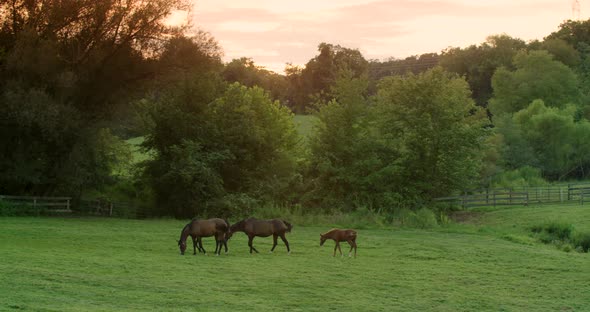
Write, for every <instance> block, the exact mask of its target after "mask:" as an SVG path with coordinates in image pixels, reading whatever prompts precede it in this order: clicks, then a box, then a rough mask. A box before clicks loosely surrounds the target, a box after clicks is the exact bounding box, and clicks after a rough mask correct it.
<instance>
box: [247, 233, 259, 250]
mask: <svg viewBox="0 0 590 312" xmlns="http://www.w3.org/2000/svg"><path fill="white" fill-rule="evenodd" d="M253 240H254V236H248V246H250V253H252V250H254V251H256V253H258V250H256V248H254V246H252V241H253Z"/></svg>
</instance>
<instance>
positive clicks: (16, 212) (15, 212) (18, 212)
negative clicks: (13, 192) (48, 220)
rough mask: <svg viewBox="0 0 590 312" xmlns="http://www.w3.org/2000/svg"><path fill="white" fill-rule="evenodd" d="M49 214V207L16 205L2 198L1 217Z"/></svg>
mask: <svg viewBox="0 0 590 312" xmlns="http://www.w3.org/2000/svg"><path fill="white" fill-rule="evenodd" d="M45 214H47V209H45V208H42V207H33V206H32V205H15V204H13V203H11V202H7V201H1V200H0V217H16V216H39V215H45Z"/></svg>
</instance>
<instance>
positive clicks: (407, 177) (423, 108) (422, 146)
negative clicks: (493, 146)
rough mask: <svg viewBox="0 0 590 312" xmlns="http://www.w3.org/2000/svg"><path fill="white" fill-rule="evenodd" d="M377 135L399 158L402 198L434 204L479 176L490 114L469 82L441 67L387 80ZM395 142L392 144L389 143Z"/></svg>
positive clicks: (380, 99) (379, 101)
mask: <svg viewBox="0 0 590 312" xmlns="http://www.w3.org/2000/svg"><path fill="white" fill-rule="evenodd" d="M376 112H377V113H376V115H377V129H378V131H379V133H380V137H381V138H382V140H385V142H386V143H389V142H394V143H393V144H391V143H389V144H388V145H390V146H389V148H390V149H391V153H397V154H399V160H398V162H397V168H396V170H394V171H393V172H391V174H393V175H396V176H397V180H398V181H400V182H399V184H397V185H391V186H392V187H395V188H394V189H395V190H397V191H398V192H399V193H400V194H401V196H402V198H408V199H413V200H418V199H431V198H434V197H437V196H444V195H447V194H451V193H452V192H453V191H456V190H461V189H463V188H465V187H466V186H469V185H472V183H474V182H475V179H477V177H478V176H479V168H480V162H481V157H482V156H481V155H480V147H481V144H482V142H483V139H484V137H485V136H486V132H487V131H488V130H486V129H485V128H484V125H485V121H486V118H485V114H484V111H483V110H482V109H481V108H478V107H477V106H475V103H474V101H473V100H472V99H471V96H470V91H469V86H468V84H467V83H466V81H465V80H464V79H462V78H459V77H458V76H456V75H453V74H449V73H447V72H445V71H444V70H443V69H442V68H440V67H438V68H435V69H432V70H429V71H427V72H425V73H423V74H419V75H409V76H408V77H405V78H402V77H392V78H386V79H384V80H383V82H382V83H381V84H380V86H379V91H378V95H377V106H376ZM388 141H389V142H388Z"/></svg>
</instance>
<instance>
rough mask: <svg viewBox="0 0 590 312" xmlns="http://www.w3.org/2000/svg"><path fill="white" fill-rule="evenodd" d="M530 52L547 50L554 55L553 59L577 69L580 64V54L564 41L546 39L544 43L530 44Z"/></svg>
mask: <svg viewBox="0 0 590 312" xmlns="http://www.w3.org/2000/svg"><path fill="white" fill-rule="evenodd" d="M529 50H545V51H547V52H549V53H550V54H551V55H553V58H554V59H555V60H557V61H560V62H562V63H563V64H565V65H567V66H569V67H570V68H572V69H575V68H577V67H578V66H579V64H580V61H581V59H580V53H579V52H578V50H576V48H574V47H573V46H572V45H570V44H569V43H567V42H566V41H565V40H562V39H557V38H555V39H546V40H544V41H543V42H539V41H535V42H531V43H530V44H529Z"/></svg>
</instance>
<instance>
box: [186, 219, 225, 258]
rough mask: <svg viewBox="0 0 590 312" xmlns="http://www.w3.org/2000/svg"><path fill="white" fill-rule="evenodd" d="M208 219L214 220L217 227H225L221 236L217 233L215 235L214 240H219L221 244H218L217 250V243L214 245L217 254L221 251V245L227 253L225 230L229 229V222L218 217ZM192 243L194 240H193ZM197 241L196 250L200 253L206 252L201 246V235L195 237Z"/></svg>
mask: <svg viewBox="0 0 590 312" xmlns="http://www.w3.org/2000/svg"><path fill="white" fill-rule="evenodd" d="M209 220H210V221H213V222H215V224H216V226H217V228H218V229H224V228H225V229H226V230H225V233H223V237H222V236H221V234H219V235H217V234H216V235H215V241H216V242H219V241H221V244H219V245H218V246H219V252H218V250H217V245H216V247H215V253H217V254H219V253H220V252H221V245H223V247H225V253H227V232H228V231H229V222H228V221H227V220H224V219H220V218H213V219H209ZM193 243H194V241H193ZM196 243H197V250H199V252H202V253H206V252H205V249H204V248H203V242H202V240H201V237H200V236H199V237H197V240H196Z"/></svg>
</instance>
